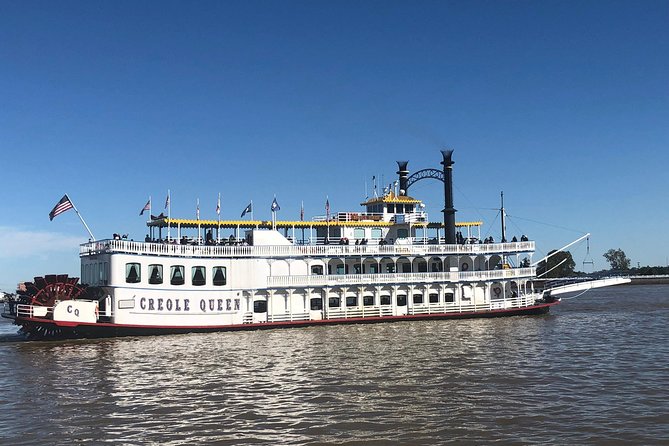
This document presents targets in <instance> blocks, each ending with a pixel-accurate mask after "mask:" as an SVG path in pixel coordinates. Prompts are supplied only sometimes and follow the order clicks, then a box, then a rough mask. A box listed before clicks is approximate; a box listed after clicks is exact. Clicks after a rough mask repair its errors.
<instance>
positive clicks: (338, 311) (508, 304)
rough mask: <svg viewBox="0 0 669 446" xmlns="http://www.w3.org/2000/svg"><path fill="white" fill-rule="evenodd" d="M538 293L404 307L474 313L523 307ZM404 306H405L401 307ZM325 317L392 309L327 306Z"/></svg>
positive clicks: (369, 314)
mask: <svg viewBox="0 0 669 446" xmlns="http://www.w3.org/2000/svg"><path fill="white" fill-rule="evenodd" d="M537 297H539V295H538V294H528V295H525V296H520V297H515V298H513V299H506V300H493V301H491V302H487V303H484V304H472V303H467V302H462V301H460V302H459V303H451V302H449V303H438V304H420V305H418V304H414V305H412V306H409V307H406V308H407V313H406V314H408V315H424V314H427V315H432V314H434V315H438V314H451V313H474V312H484V311H494V310H509V309H514V308H525V307H530V306H532V305H535V301H536V299H537ZM402 308H405V307H402ZM326 314H327V316H326V317H327V319H352V318H365V317H385V316H392V314H393V309H392V306H391V305H379V306H368V307H365V306H363V307H358V306H356V307H344V308H339V307H337V308H329V309H328V311H327V312H326Z"/></svg>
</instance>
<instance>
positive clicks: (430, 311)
mask: <svg viewBox="0 0 669 446" xmlns="http://www.w3.org/2000/svg"><path fill="white" fill-rule="evenodd" d="M557 303H559V301H552V302H544V301H542V300H535V299H532V300H529V299H526V298H522V299H520V298H519V299H514V300H509V301H506V302H503V303H500V302H491V303H489V304H486V305H481V304H470V305H462V304H458V305H451V306H441V307H440V306H425V307H421V306H414V307H412V308H411V310H410V311H409V312H407V313H406V314H400V315H393V314H390V313H391V311H389V310H390V309H389V308H383V307H384V306H379V307H378V308H372V309H368V311H366V312H365V311H364V309H362V310H357V309H353V310H346V309H345V310H343V311H341V312H336V311H335V312H330V313H329V314H328V317H327V318H324V319H311V318H309V317H307V315H306V314H305V315H301V316H300V315H291V316H290V318H288V319H286V317H285V316H284V317H280V316H276V315H273V316H272V317H270V318H269V320H268V321H267V322H253V321H252V320H253V319H252V317H249V316H250V315H248V314H246V315H245V318H244V319H245V322H244V323H242V324H227V325H207V326H197V325H195V326H178V325H176V326H175V325H164V326H156V325H141V324H117V323H111V322H104V319H105V317H104V316H103V317H98V320H97V321H96V322H74V321H59V320H54V319H53V317H50V316H51V315H52V314H53V309H46V310H44V309H43V308H46V307H42V308H40V309H39V316H38V315H37V314H36V313H38V312H37V311H35V310H36V307H35V306H32V305H24V304H17V305H14V307H13V308H9V311H5V312H3V317H8V318H11V319H14V322H15V324H17V325H20V326H21V327H22V330H23V331H24V332H25V333H26V334H28V335H29V336H31V337H34V338H54V339H56V338H99V337H115V336H141V335H163V334H179V333H196V332H216V331H237V330H258V329H270V328H289V327H305V326H315V325H328V324H354V323H380V322H397V321H410V320H434V319H466V318H491V317H506V316H522V315H525V316H528V315H540V314H546V313H548V311H549V310H550V307H551V306H553V305H556V304H557ZM6 310H7V309H6Z"/></svg>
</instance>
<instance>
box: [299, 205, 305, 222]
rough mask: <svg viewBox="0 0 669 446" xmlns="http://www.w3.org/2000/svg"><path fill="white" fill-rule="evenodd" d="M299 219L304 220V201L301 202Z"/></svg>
mask: <svg viewBox="0 0 669 446" xmlns="http://www.w3.org/2000/svg"><path fill="white" fill-rule="evenodd" d="M300 221H304V201H303V202H302V206H300Z"/></svg>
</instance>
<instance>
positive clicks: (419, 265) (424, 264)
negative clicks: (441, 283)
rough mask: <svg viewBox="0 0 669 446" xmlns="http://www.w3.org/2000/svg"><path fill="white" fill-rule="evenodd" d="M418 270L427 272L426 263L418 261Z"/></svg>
mask: <svg viewBox="0 0 669 446" xmlns="http://www.w3.org/2000/svg"><path fill="white" fill-rule="evenodd" d="M418 272H419V273H426V272H427V263H426V262H419V263H418Z"/></svg>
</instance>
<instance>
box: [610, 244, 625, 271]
mask: <svg viewBox="0 0 669 446" xmlns="http://www.w3.org/2000/svg"><path fill="white" fill-rule="evenodd" d="M604 258H605V259H606V261H607V262H609V264H610V265H611V269H612V270H619V271H626V270H628V269H630V263H631V260H630V259H628V258H627V256H626V255H625V251H623V250H622V249H620V248H618V249H609V250H608V251H606V253H604Z"/></svg>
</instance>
